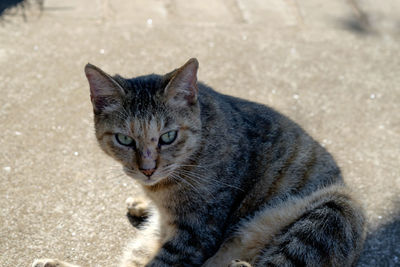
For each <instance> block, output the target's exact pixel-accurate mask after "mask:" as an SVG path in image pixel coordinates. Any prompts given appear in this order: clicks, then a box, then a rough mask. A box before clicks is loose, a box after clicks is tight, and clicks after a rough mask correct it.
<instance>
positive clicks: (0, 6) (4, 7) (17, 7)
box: [0, 0, 44, 21]
mask: <svg viewBox="0 0 400 267" xmlns="http://www.w3.org/2000/svg"><path fill="white" fill-rule="evenodd" d="M31 4H35V5H36V6H38V7H39V10H40V11H43V7H44V0H31V1H29V0H0V19H1V20H4V15H5V14H6V13H10V12H7V11H8V10H13V12H12V13H17V14H20V15H22V17H23V19H24V21H27V16H26V14H25V11H26V10H27V9H28V8H29V7H30V6H31ZM14 15H15V14H14Z"/></svg>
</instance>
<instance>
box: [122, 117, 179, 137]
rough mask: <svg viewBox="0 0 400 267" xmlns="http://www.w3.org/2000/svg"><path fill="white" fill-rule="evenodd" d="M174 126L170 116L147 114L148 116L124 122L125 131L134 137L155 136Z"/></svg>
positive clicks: (131, 118) (132, 118)
mask: <svg viewBox="0 0 400 267" xmlns="http://www.w3.org/2000/svg"><path fill="white" fill-rule="evenodd" d="M175 126H176V124H175V122H174V120H173V119H172V118H171V117H170V116H160V115H158V116H157V115H154V114H149V115H148V116H132V117H130V118H128V120H127V121H126V127H127V129H128V130H129V131H130V132H131V133H132V134H134V135H136V136H146V137H148V136H149V135H155V134H157V133H160V132H162V131H165V130H166V129H170V128H173V127H175Z"/></svg>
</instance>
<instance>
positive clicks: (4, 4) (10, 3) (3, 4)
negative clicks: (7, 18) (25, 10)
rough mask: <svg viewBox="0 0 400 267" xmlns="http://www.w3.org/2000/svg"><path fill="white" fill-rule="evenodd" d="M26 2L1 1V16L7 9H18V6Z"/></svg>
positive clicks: (18, 0) (17, 0)
mask: <svg viewBox="0 0 400 267" xmlns="http://www.w3.org/2000/svg"><path fill="white" fill-rule="evenodd" d="M23 2H25V0H1V1H0V16H2V15H3V14H4V12H5V11H6V9H8V8H11V7H16V6H18V5H23V4H24V3H23Z"/></svg>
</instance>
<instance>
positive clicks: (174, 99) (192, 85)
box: [164, 58, 199, 106]
mask: <svg viewBox="0 0 400 267" xmlns="http://www.w3.org/2000/svg"><path fill="white" fill-rule="evenodd" d="M198 68H199V62H198V61H197V59H195V58H191V59H189V61H188V62H186V63H185V65H183V66H182V67H180V68H179V69H177V70H175V71H173V72H171V73H169V74H167V75H166V76H172V78H170V80H169V82H168V84H167V86H166V87H165V90H164V95H165V96H166V97H167V102H168V103H169V104H170V105H173V106H188V105H194V104H196V102H197V95H198V88H197V70H198Z"/></svg>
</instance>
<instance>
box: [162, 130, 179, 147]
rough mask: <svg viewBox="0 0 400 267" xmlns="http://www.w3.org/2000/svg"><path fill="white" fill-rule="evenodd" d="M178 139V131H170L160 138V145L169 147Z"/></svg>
mask: <svg viewBox="0 0 400 267" xmlns="http://www.w3.org/2000/svg"><path fill="white" fill-rule="evenodd" d="M175 139H176V131H169V132H167V133H165V134H163V135H161V137H160V141H159V143H160V145H169V144H172V142H174V141H175Z"/></svg>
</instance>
